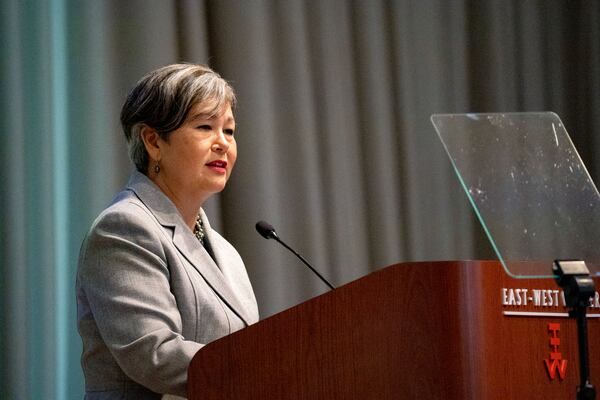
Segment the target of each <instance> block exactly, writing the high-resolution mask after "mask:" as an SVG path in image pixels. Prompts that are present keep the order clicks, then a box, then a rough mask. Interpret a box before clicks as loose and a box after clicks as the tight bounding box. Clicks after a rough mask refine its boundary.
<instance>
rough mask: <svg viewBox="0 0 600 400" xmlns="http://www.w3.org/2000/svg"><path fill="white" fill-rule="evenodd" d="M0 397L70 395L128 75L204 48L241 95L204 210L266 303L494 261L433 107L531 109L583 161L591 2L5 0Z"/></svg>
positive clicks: (593, 120)
mask: <svg viewBox="0 0 600 400" xmlns="http://www.w3.org/2000/svg"><path fill="white" fill-rule="evenodd" d="M0 10H1V24H0V36H1V37H2V38H3V39H2V41H1V42H2V43H1V44H0V56H1V57H0V58H1V63H2V64H1V68H2V69H1V74H2V92H1V95H2V96H1V100H0V101H1V104H2V107H0V112H1V113H2V116H1V118H0V132H1V135H2V136H1V137H2V139H3V140H2V149H1V150H0V151H1V152H2V153H1V158H0V163H1V166H2V168H1V169H0V181H1V182H2V195H1V198H0V202H1V203H0V206H1V207H0V210H1V213H2V224H1V225H0V226H1V228H0V229H1V231H0V234H1V237H2V244H1V245H0V257H1V258H0V260H1V264H0V265H1V268H2V271H1V272H2V273H1V274H0V276H2V278H1V279H0V284H1V289H2V290H1V291H0V307H1V311H0V323H1V326H2V329H3V331H2V332H3V334H2V335H0V336H1V337H0V350H1V351H0V353H1V356H0V357H2V360H1V368H2V369H1V371H0V387H1V388H2V389H0V397H2V398H14V399H21V398H57V399H71V398H81V395H82V392H83V378H82V376H81V371H80V367H79V354H80V351H81V345H80V340H79V337H78V335H77V333H76V328H75V319H76V310H75V300H74V290H73V287H74V276H75V275H74V274H75V268H76V259H77V254H78V250H79V245H80V243H81V239H82V238H83V235H84V233H85V231H86V230H87V228H88V227H89V225H90V224H91V222H92V220H93V218H94V217H95V216H96V215H97V214H98V213H99V211H100V210H101V209H102V208H103V207H104V206H105V205H106V204H107V203H108V202H109V201H110V199H111V198H112V196H113V195H114V194H115V193H116V191H117V190H118V189H119V188H120V187H121V186H122V185H123V184H124V183H125V182H126V180H127V177H128V175H129V173H130V171H131V169H132V166H131V164H130V162H129V160H128V158H127V152H126V149H125V141H124V138H123V135H122V133H121V130H120V126H119V123H118V114H119V110H120V107H121V104H122V102H123V101H124V98H125V96H126V94H127V92H128V90H129V89H130V88H131V87H132V86H133V85H134V83H135V82H136V80H137V79H138V78H140V77H141V76H142V75H143V74H144V73H146V72H147V71H149V70H152V69H154V68H156V67H158V66H161V65H164V64H168V63H173V62H179V61H188V62H198V63H208V64H209V65H210V66H212V67H213V68H215V69H216V70H217V71H219V72H220V73H221V74H222V75H223V76H224V77H225V78H226V79H228V80H230V81H231V82H232V84H233V86H234V87H235V88H236V89H237V92H238V96H239V108H238V109H237V113H236V119H237V124H238V130H237V132H236V138H237V140H238V147H239V160H238V164H237V166H236V170H235V171H234V173H233V176H232V178H231V180H230V183H229V185H228V188H227V189H226V190H225V192H224V193H223V194H221V195H219V196H218V197H215V198H214V199H212V200H211V201H210V202H209V204H207V206H206V208H207V212H208V214H209V217H210V219H211V221H212V223H213V225H215V226H216V227H217V228H218V229H219V230H220V231H221V232H222V233H223V234H224V236H225V237H227V238H228V239H229V240H230V241H231V242H232V243H233V244H234V245H235V247H236V248H237V249H238V250H239V252H240V253H241V254H242V257H243V258H244V260H245V262H246V265H247V268H248V270H249V273H250V277H251V280H252V283H253V285H254V288H255V291H256V294H257V297H258V301H259V305H260V310H261V315H262V317H267V316H269V315H272V314H273V313H276V312H278V311H281V310H283V309H286V308H288V307H290V306H293V305H295V304H297V303H299V302H302V301H305V300H307V299H309V298H311V297H313V296H315V295H318V294H320V293H322V292H324V291H325V290H326V288H325V287H324V285H323V284H321V283H320V282H319V281H318V280H317V279H316V278H315V277H314V276H312V275H311V273H310V271H307V270H306V269H305V268H304V267H303V266H302V265H301V264H300V262H299V261H297V260H296V259H295V258H294V257H293V256H292V255H291V254H289V253H287V252H286V251H285V250H284V249H282V248H280V247H279V246H278V245H277V244H276V243H275V242H273V241H266V240H264V239H262V238H261V237H260V236H259V235H258V234H257V233H256V232H255V230H254V224H255V223H256V221H258V220H261V219H264V220H267V221H269V222H271V223H272V224H273V225H274V226H275V227H276V228H277V230H278V233H279V235H280V236H281V237H282V238H283V239H284V240H285V241H286V242H288V243H289V244H290V245H292V246H293V247H295V248H296V249H297V250H298V251H299V252H300V253H302V254H303V255H304V256H305V257H306V258H307V259H308V260H310V261H311V262H312V263H313V264H314V266H315V267H316V268H317V269H319V270H320V271H321V272H322V273H323V275H325V276H326V277H328V278H329V279H330V280H331V281H332V282H333V283H334V284H336V285H342V284H344V283H347V282H349V281H351V280H354V279H357V278H359V277H361V276H364V275H365V274H368V273H369V272H371V271H374V270H376V269H377V268H380V267H384V266H386V265H389V264H392V263H396V262H401V261H408V260H442V259H466V258H471V259H473V258H491V257H494V255H493V253H492V252H491V251H490V247H489V245H488V244H487V239H486V238H485V237H484V235H483V233H482V230H481V229H480V228H479V225H478V223H477V222H476V221H475V219H474V218H473V215H472V212H471V210H470V208H469V205H468V201H467V198H466V196H465V195H464V193H462V189H461V188H460V186H459V184H458V181H457V179H456V178H455V176H454V172H453V171H452V170H451V167H450V163H449V161H448V159H447V156H446V155H445V153H444V151H443V148H442V146H441V143H440V142H439V140H438V138H437V136H436V134H435V131H434V129H433V127H432V125H431V123H430V121H429V116H430V115H431V114H432V113H440V112H443V113H448V112H461V113H462V112H469V111H470V112H495V111H498V112H500V111H507V112H508V111H544V110H550V111H555V112H557V113H558V114H559V115H560V116H561V117H562V119H563V122H564V123H565V125H566V127H567V129H568V131H569V132H570V134H571V136H572V138H573V140H574V142H575V145H576V146H577V148H578V149H579V151H580V153H581V156H582V158H583V159H584V161H585V162H586V164H587V166H588V169H589V170H590V172H591V174H592V175H593V177H594V178H595V179H596V180H597V177H598V174H599V173H600V158H599V157H598V156H597V154H599V150H600V139H599V138H600V116H599V114H598V112H597V110H598V109H599V106H600V104H599V102H600V98H599V95H598V93H600V82H599V81H600V2H597V1H593V0H589V1H563V0H537V1H531V0H519V1H516V0H515V1H508V0H477V1H475V0H473V1H466V0H451V1H448V0H414V1H409V0H398V1H379V0H369V1H347V0H324V1H294V0H287V1H283V0H282V1H267V0H264V1H252V0H247V1H243V0H221V1H200V0H180V1H168V0H127V1H122V0H112V1H109V0H48V1H34V0H25V1H22V0H4V1H3V2H2V3H1V5H0Z"/></svg>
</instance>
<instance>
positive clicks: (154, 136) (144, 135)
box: [140, 124, 160, 162]
mask: <svg viewBox="0 0 600 400" xmlns="http://www.w3.org/2000/svg"><path fill="white" fill-rule="evenodd" d="M140 138H141V139H142V142H144V147H146V151H147V152H148V156H149V157H150V160H151V161H154V162H158V161H160V146H159V143H158V142H159V141H160V136H159V135H158V132H156V130H155V129H154V128H151V127H149V126H148V125H145V124H144V125H142V129H141V130H140Z"/></svg>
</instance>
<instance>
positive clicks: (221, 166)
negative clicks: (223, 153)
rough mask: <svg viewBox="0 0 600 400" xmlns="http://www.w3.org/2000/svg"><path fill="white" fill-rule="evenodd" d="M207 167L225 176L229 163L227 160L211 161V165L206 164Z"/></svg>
mask: <svg viewBox="0 0 600 400" xmlns="http://www.w3.org/2000/svg"><path fill="white" fill-rule="evenodd" d="M206 166H207V167H209V168H210V169H212V170H213V171H215V172H217V173H220V174H224V173H225V172H227V161H225V160H215V161H211V162H209V163H206Z"/></svg>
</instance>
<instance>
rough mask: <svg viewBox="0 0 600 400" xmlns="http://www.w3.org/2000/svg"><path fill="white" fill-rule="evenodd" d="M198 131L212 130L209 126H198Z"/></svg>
mask: <svg viewBox="0 0 600 400" xmlns="http://www.w3.org/2000/svg"><path fill="white" fill-rule="evenodd" d="M198 129H202V130H203V131H210V130H211V129H212V128H211V127H210V125H200V126H198Z"/></svg>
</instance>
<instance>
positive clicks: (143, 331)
mask: <svg viewBox="0 0 600 400" xmlns="http://www.w3.org/2000/svg"><path fill="white" fill-rule="evenodd" d="M234 108H235V94H234V92H233V89H232V88H231V86H230V85H229V84H228V83H227V82H226V81H225V80H223V79H222V78H221V77H220V76H219V75H218V74H217V73H215V72H214V71H212V70H211V69H209V68H207V67H205V66H201V65H194V64H174V65H169V66H166V67H163V68H160V69H158V70H156V71H153V72H151V73H149V74H148V75H146V76H145V77H143V78H142V79H141V80H140V81H139V82H138V83H137V85H136V86H135V88H134V89H133V90H132V91H131V93H130V94H129V96H128V97H127V100H126V101H125V104H124V105H123V109H122V111H121V123H122V125H123V130H124V132H125V137H126V139H127V144H128V148H129V154H130V157H131V159H132V161H133V163H134V164H135V167H136V171H135V172H133V174H132V175H131V178H130V180H129V183H128V184H127V185H126V187H125V188H124V189H123V190H122V191H121V192H120V193H118V194H117V196H116V197H115V198H114V200H113V201H112V202H111V204H110V205H109V206H108V207H107V208H106V209H105V210H104V211H103V212H102V213H101V214H100V215H99V216H98V218H97V219H96V220H95V221H94V223H93V224H92V227H91V229H90V231H89V233H88V234H87V236H86V238H85V240H84V242H83V245H82V248H81V253H80V256H79V266H78V272H77V307H78V329H79V333H80V335H81V338H82V340H83V354H82V366H83V371H84V375H85V386H86V399H90V400H92V399H122V398H127V399H128V398H135V399H160V398H161V396H162V394H167V393H168V394H174V395H179V396H185V395H186V384H187V368H188V365H189V363H190V361H191V359H192V357H193V356H194V354H195V353H196V352H197V351H198V350H199V349H200V348H201V347H202V346H203V344H206V343H208V342H211V341H213V340H215V339H218V338H220V337H222V336H225V335H227V334H229V333H232V332H234V331H236V330H239V329H241V328H243V327H245V326H248V325H249V324H252V323H254V322H256V321H257V320H258V309H257V305H256V299H255V297H254V293H253V291H252V287H251V285H250V282H249V280H248V275H247V272H246V269H245V267H244V264H243V262H242V259H241V258H240V256H239V254H238V253H237V251H236V250H235V249H234V248H233V246H232V245H231V244H229V242H227V241H226V240H225V239H224V238H223V237H221V236H220V235H219V234H218V233H217V232H216V231H214V230H212V229H211V227H210V224H209V222H208V219H207V217H206V215H205V214H204V212H203V210H202V204H203V203H204V202H205V201H206V200H207V199H208V198H209V197H210V196H211V195H212V194H214V193H217V192H220V191H221V190H223V188H224V187H225V184H226V183H227V180H228V178H229V176H230V174H231V170H232V169H233V166H234V164H235V160H236V156H237V148H236V142H235V137H234V132H235V120H234V116H233V109H234Z"/></svg>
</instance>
